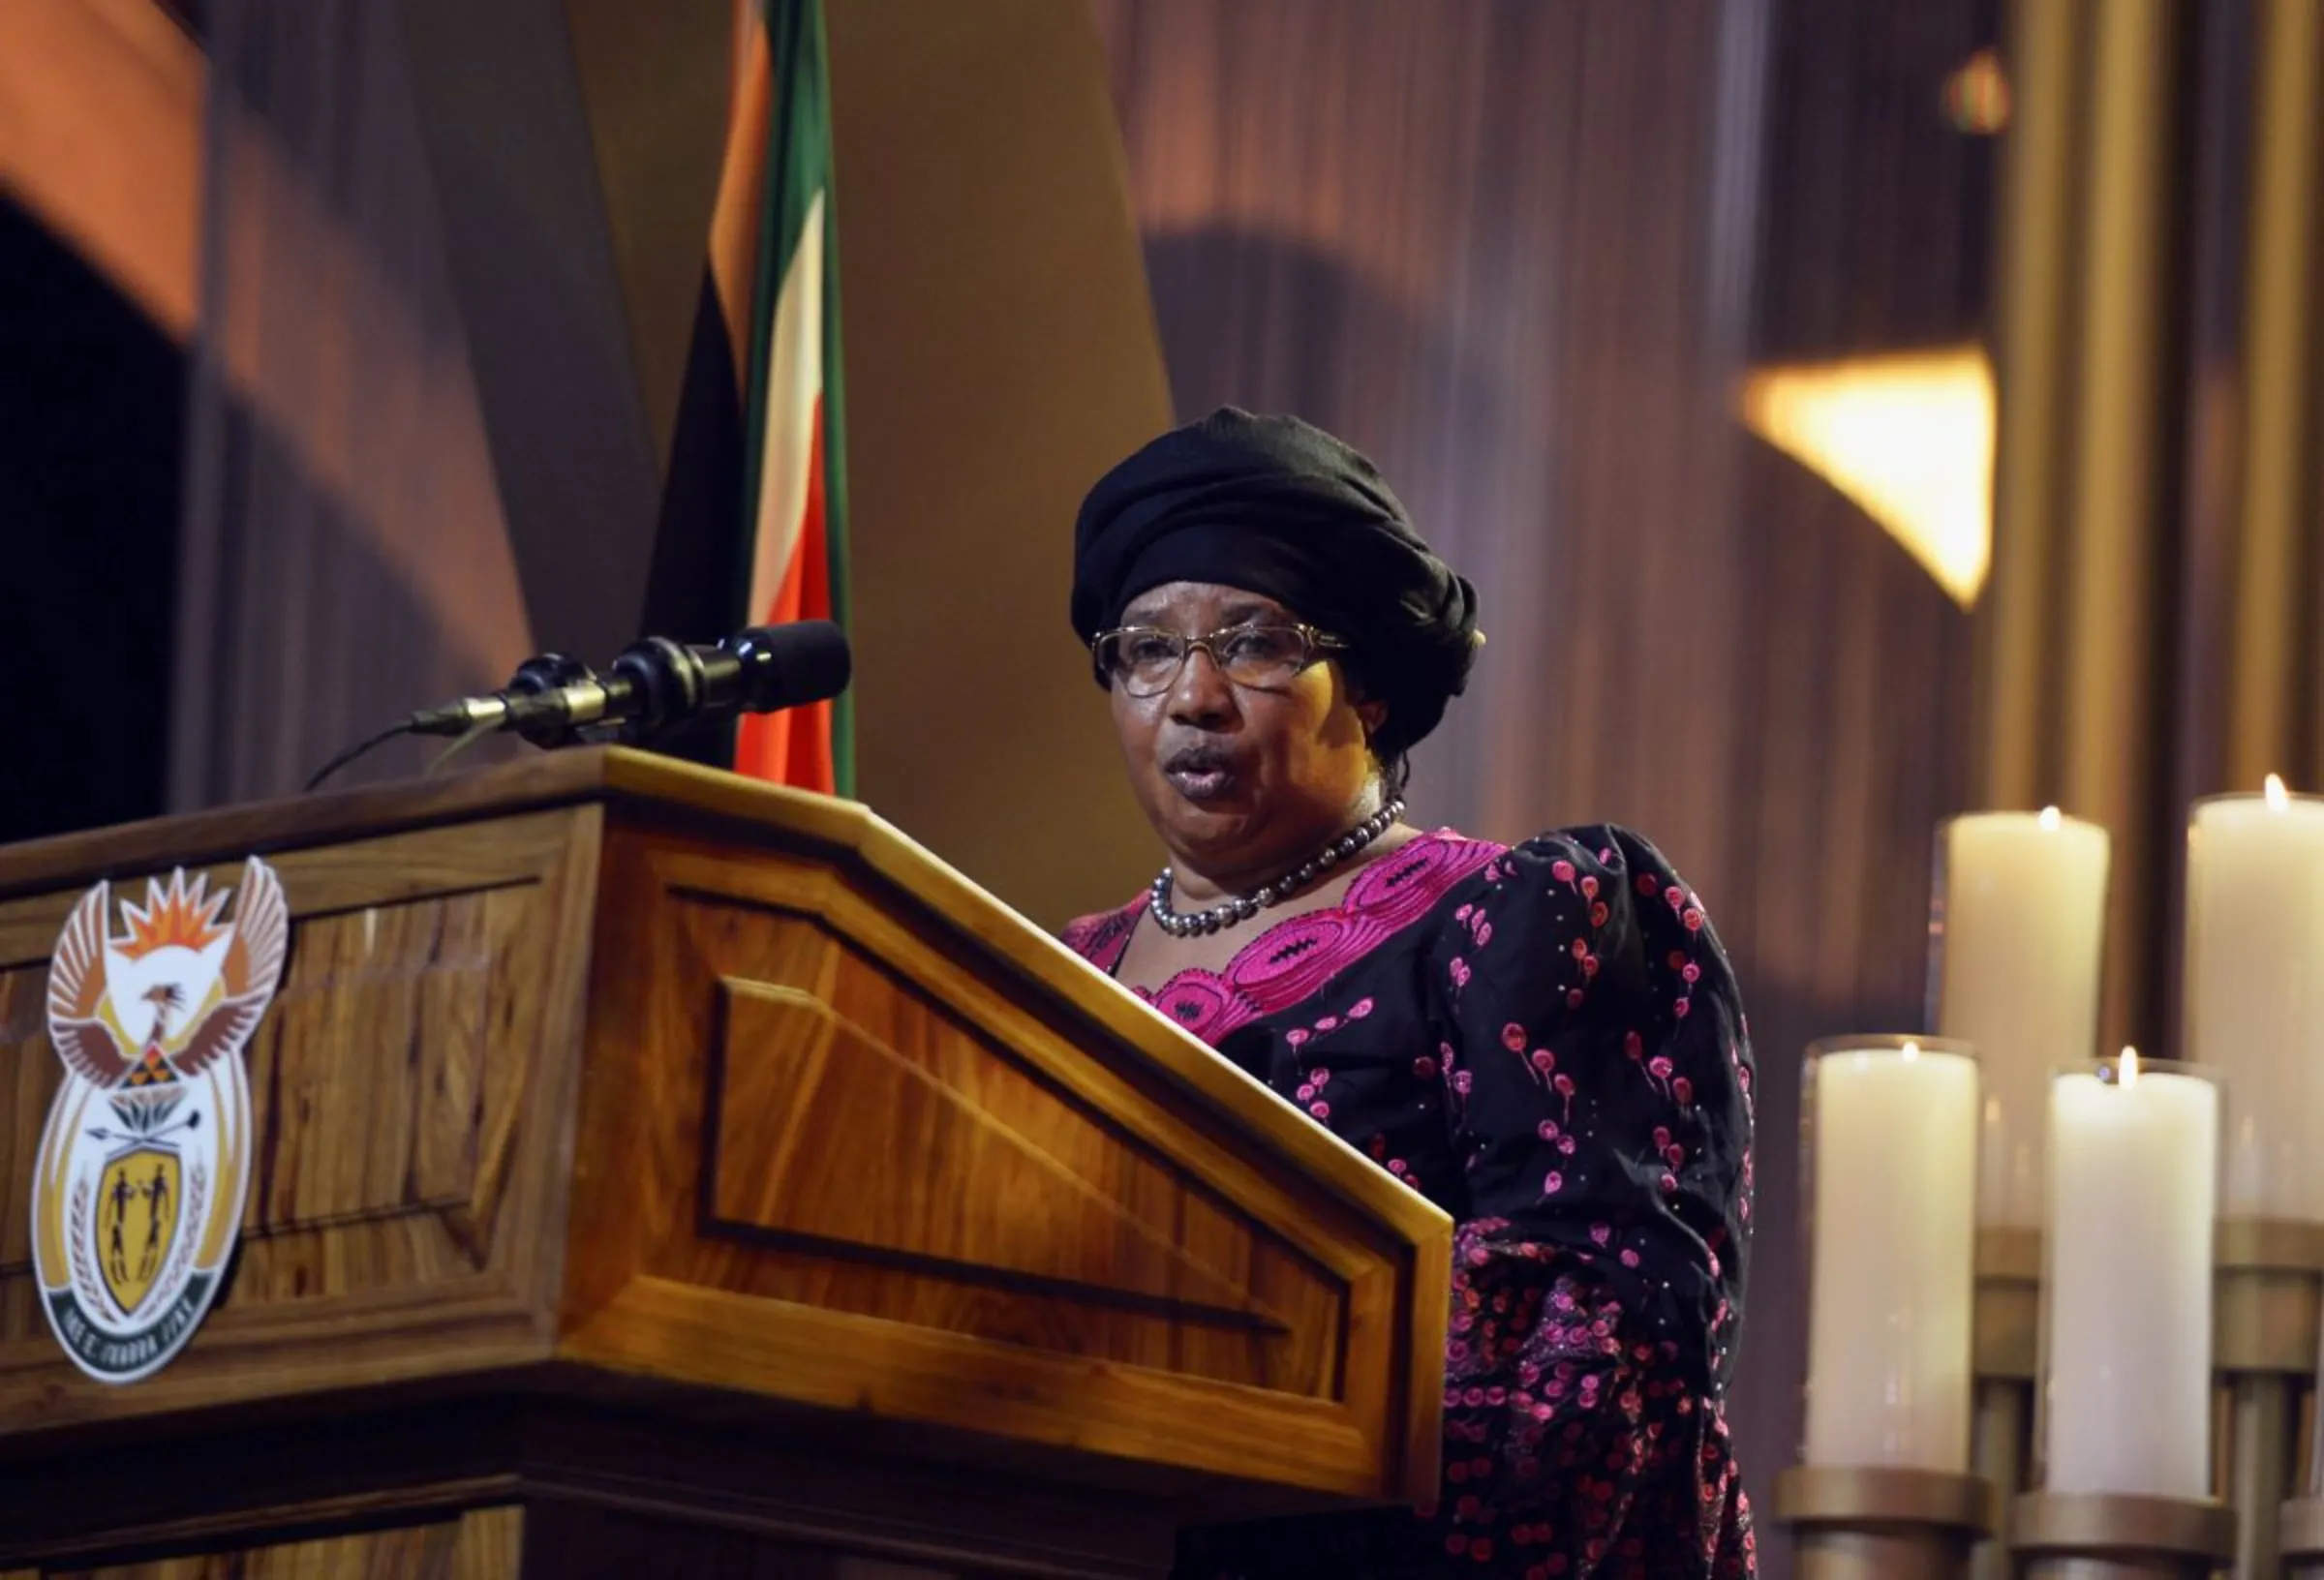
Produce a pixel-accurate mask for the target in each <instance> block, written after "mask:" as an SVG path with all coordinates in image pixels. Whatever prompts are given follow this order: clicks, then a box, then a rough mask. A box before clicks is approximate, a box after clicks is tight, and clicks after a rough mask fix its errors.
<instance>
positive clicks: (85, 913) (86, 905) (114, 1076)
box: [48, 883, 137, 1086]
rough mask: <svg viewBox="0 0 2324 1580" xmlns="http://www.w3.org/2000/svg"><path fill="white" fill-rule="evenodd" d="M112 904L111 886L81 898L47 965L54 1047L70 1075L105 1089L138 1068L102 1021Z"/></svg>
mask: <svg viewBox="0 0 2324 1580" xmlns="http://www.w3.org/2000/svg"><path fill="white" fill-rule="evenodd" d="M111 900H112V885H110V884H106V883H101V884H99V885H97V887H95V888H94V889H91V890H90V891H89V892H88V893H87V894H85V895H83V896H80V901H79V903H77V904H76V905H75V906H74V907H73V914H72V915H71V916H68V917H67V918H65V930H64V931H63V932H62V933H60V934H58V935H57V940H56V954H55V956H54V957H52V958H51V959H50V960H49V962H48V1043H49V1046H50V1047H52V1048H55V1049H56V1056H57V1057H58V1058H60V1059H62V1060H64V1061H65V1068H66V1069H68V1070H70V1071H72V1072H73V1073H74V1074H75V1075H76V1076H78V1077H80V1078H81V1079H83V1080H88V1081H94V1082H96V1083H97V1084H98V1085H100V1086H110V1085H112V1084H113V1083H114V1082H115V1081H117V1080H119V1079H121V1077H122V1075H123V1074H124V1073H125V1072H126V1071H127V1070H128V1069H129V1067H130V1066H131V1065H133V1064H135V1063H136V1062H137V1057H136V1055H135V1054H134V1053H133V1052H131V1051H130V1050H128V1049H125V1048H122V1046H121V1044H120V1043H119V1041H118V1040H116V1039H115V1038H114V1036H113V1033H112V1030H111V1028H110V1027H108V1026H107V1024H106V1023H105V1022H104V1021H103V1020H100V1019H98V1018H97V1007H98V1006H99V1005H100V1004H103V1003H104V1002H105V919H106V909H107V906H108V905H109V904H110V903H111Z"/></svg>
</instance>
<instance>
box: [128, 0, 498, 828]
mask: <svg viewBox="0 0 2324 1580" xmlns="http://www.w3.org/2000/svg"><path fill="white" fill-rule="evenodd" d="M205 14H206V20H207V24H208V37H207V44H208V48H209V58H210V96H209V108H208V131H207V138H206V141H207V146H206V151H205V157H204V170H203V182H204V212H203V246H202V268H201V303H200V311H199V333H198V335H197V337H196V343H195V344H196V350H195V357H194V366H193V380H192V383H193V387H192V391H191V397H190V403H189V405H190V411H191V417H190V428H189V433H188V441H187V451H186V484H185V501H184V529H183V533H182V537H181V544H182V550H181V553H182V561H181V568H180V602H179V617H178V635H177V662H176V665H175V668H174V672H173V674H172V677H171V690H172V706H171V732H170V775H169V795H170V802H171V805H173V806H174V807H176V808H179V809H184V808H189V807H196V806H206V805H221V804H224V803H228V802H233V801H243V800H249V799H252V798H255V797H260V796H269V795H281V794H285V793H288V792H290V791H292V790H295V789H296V788H297V787H298V785H299V783H300V781H301V780H303V779H304V778H305V777H306V775H307V774H308V773H309V772H311V771H312V770H313V769H315V768H317V767H318V766H320V765H321V762H322V761H323V760H324V759H325V758H327V757H329V756H330V755H331V753H332V752H333V751H335V750H336V749H338V748H339V747H340V746H342V745H345V744H349V743H350V742H352V741H353V740H355V739H357V738H359V737H361V736H364V735H368V734H370V733H372V731H374V730H375V729H377V728H379V727H381V726H382V725H383V724H385V723H386V722H388V721H389V720H391V719H393V718H395V717H398V716H400V715H401V714H407V713H409V712H411V711H412V710H413V708H415V707H419V706H422V705H423V704H425V703H427V702H430V701H435V700H439V699H442V698H444V697H449V696H453V695H457V694H460V693H464V692H470V691H477V690H490V689H492V688H494V687H495V686H497V685H499V684H501V683H502V682H503V681H505V678H506V677H507V675H508V674H509V672H510V671H511V670H512V669H513V668H514V667H515V665H516V664H517V663H518V662H519V661H521V660H522V659H523V657H524V656H525V654H527V653H530V652H531V651H533V650H532V643H531V634H530V632H529V630H528V628H527V623H526V616H525V605H524V600H523V597H522V595H521V593H520V592H519V590H518V584H517V578H516V567H515V562H514V559H513V557H512V556H511V555H510V553H509V549H508V538H507V532H506V529H505V524H504V522H503V518H502V514H501V506H500V498H499V494H498V491H497V489H496V487H495V485H494V480H493V471H492V464H491V459H490V456H489V453H488V452H487V450H486V448H485V442H484V429H483V422H482V418H481V416H480V414H479V411H478V408H477V403H476V393H475V386H474V381H473V380H472V379H471V377H470V372H469V358H468V351H467V346H466V343H465V341H464V339H463V336H462V332H461V327H460V319H459V317H458V314H457V312H456V310H455V307H454V304H453V299H452V293H451V286H450V282H449V280H448V278H447V277H446V272H445V265H444V249H443V232H442V229H441V226H440V223H439V220H438V216H437V210H436V203H435V198H434V189H433V187H432V185H431V183H430V180H429V178H428V171H427V166H426V161H425V157H424V154H423V151H422V146H421V143H420V140H419V136H418V130H417V126H416V122H415V119H414V112H413V101H412V94H411V84H410V81H409V78H408V76H407V73H406V70H405V60H404V51H403V46H402V41H401V39H400V37H399V35H398V31H397V28H396V25H395V13H394V10H393V8H392V7H389V6H385V5H380V4H376V3H374V0H299V3H297V4H294V5H291V4H282V3H280V0H212V3H211V4H210V5H208V6H207V7H206V8H205ZM479 760H481V759H479ZM420 761H422V758H421V755H420V750H419V748H418V747H416V746H413V745H411V744H402V745H399V746H396V747H391V748H388V749H385V750H382V751H381V752H379V753H377V754H375V756H374V757H373V758H371V759H369V760H367V761H366V762H365V763H364V764H362V765H359V766H358V768H357V769H355V770H353V771H351V773H350V774H349V775H348V777H349V780H350V781H352V780H355V779H360V778H364V777H374V778H376V777H381V776H384V775H392V774H399V773H409V772H412V771H413V769H414V768H415V767H416V766H417V765H418V764H419V762H420Z"/></svg>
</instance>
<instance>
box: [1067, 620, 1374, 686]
mask: <svg viewBox="0 0 2324 1580" xmlns="http://www.w3.org/2000/svg"><path fill="white" fill-rule="evenodd" d="M1346 647H1347V644H1346V643H1345V642H1342V641H1340V640H1339V639H1338V638H1337V637H1333V636H1326V635H1325V634H1324V633H1323V632H1321V631H1319V630H1317V629H1316V628H1315V627H1314V626H1312V625H1230V626H1227V627H1226V628H1225V629H1223V630H1216V631H1212V632H1211V633H1210V634H1209V635H1208V636H1180V635H1179V634H1178V633H1177V632H1176V631H1165V630H1160V629H1157V628H1156V627H1154V626H1151V625H1125V626H1123V627H1122V628H1121V629H1119V630H1115V631H1102V632H1100V633H1099V634H1098V637H1097V640H1095V641H1094V642H1092V643H1090V644H1089V656H1090V658H1091V661H1092V662H1093V663H1094V664H1095V665H1096V667H1097V678H1098V679H1099V680H1100V681H1103V682H1105V683H1107V684H1111V685H1118V686H1120V687H1121V688H1122V689H1123V690H1124V691H1126V692H1128V693H1129V694H1130V695H1131V696H1133V697H1158V696H1160V695H1161V694H1162V693H1163V692H1165V691H1167V690H1169V689H1170V688H1171V687H1172V686H1173V685H1174V684H1177V679H1178V671H1179V670H1181V669H1183V668H1185V667H1186V657H1187V655H1188V654H1189V653H1193V652H1194V650H1195V649H1197V648H1200V649H1202V650H1203V651H1204V652H1205V653H1208V654H1209V655H1210V661H1211V662H1212V663H1214V664H1216V665H1217V666H1218V670H1219V673H1220V674H1222V675H1224V676H1226V678H1227V679H1228V680H1230V681H1232V682H1234V683H1235V684H1237V685H1239V686H1243V687H1246V688H1248V689H1250V690H1253V691H1266V690H1277V689H1280V688H1282V687H1283V686H1286V685H1289V684H1291V683H1292V681H1293V680H1294V679H1295V678H1296V677H1297V676H1298V675H1299V673H1300V671H1301V670H1303V669H1305V668H1306V667H1307V666H1308V665H1309V664H1312V663H1314V662H1315V661H1316V659H1317V658H1318V657H1319V656H1320V655H1322V654H1323V653H1330V652H1338V651H1341V650H1344V649H1345V648H1346Z"/></svg>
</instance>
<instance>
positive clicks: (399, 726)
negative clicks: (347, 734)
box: [307, 718, 412, 790]
mask: <svg viewBox="0 0 2324 1580" xmlns="http://www.w3.org/2000/svg"><path fill="white" fill-rule="evenodd" d="M411 728H412V721H411V720H410V719H408V718H404V719H398V720H397V721H396V722H394V723H393V724H390V725H388V726H387V727H386V728H385V729H383V730H382V731H381V732H380V733H379V734H377V735H375V736H373V737H372V738H371V739H370V740H368V741H362V742H358V743H357V744H354V745H352V746H350V747H348V748H347V749H346V750H345V751H343V752H341V753H340V754H339V755H338V756H336V757H334V758H332V759H331V760H330V761H329V762H327V763H325V764H323V765H322V766H321V768H319V769H317V770H316V771H315V775H314V777H312V778H310V779H308V780H307V788H308V789H309V790H313V789H315V788H317V787H318V786H320V785H321V783H322V781H323V780H325V779H327V778H329V777H330V776H331V775H334V774H336V773H338V772H339V771H340V770H341V769H343V768H345V767H346V766H347V765H348V764H350V763H352V762H353V761H354V760H355V759H356V758H358V757H360V756H362V755H363V754H364V753H365V752H367V751H369V750H371V748H372V747H374V746H383V745H385V744H387V743H388V742H390V741H392V740H394V739H395V738H396V737H397V736H399V735H402V734H405V733H406V732H407V731H409V730H410V729H411Z"/></svg>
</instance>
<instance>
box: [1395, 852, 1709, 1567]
mask: <svg viewBox="0 0 2324 1580" xmlns="http://www.w3.org/2000/svg"><path fill="white" fill-rule="evenodd" d="M1482 878H1483V881H1482V882H1481V883H1480V884H1478V885H1477V886H1476V888H1475V890H1474V893H1473V895H1472V896H1468V898H1469V902H1468V903H1466V904H1463V905H1460V906H1458V907H1457V908H1456V909H1454V910H1453V911H1452V912H1451V913H1450V914H1449V916H1448V918H1447V925H1446V929H1445V931H1444V933H1443V935H1442V936H1441V937H1440V938H1439V939H1438V940H1437V942H1436V944H1435V945H1434V946H1433V949H1432V952H1431V955H1430V957H1429V961H1428V965H1427V969H1428V971H1429V972H1430V974H1431V977H1432V983H1431V994H1432V997H1433V1000H1434V1004H1435V1016H1436V1019H1437V1030H1438V1033H1439V1036H1440V1038H1441V1041H1440V1045H1439V1048H1438V1055H1439V1063H1440V1065H1441V1066H1442V1071H1443V1078H1444V1079H1445V1081H1446V1085H1447V1113H1448V1122H1449V1123H1450V1124H1451V1125H1452V1130H1453V1139H1454V1145H1455V1147H1456V1149H1457V1150H1458V1152H1459V1155H1460V1157H1461V1159H1462V1161H1463V1167H1464V1170H1465V1183H1466V1197H1467V1210H1466V1212H1465V1213H1464V1214H1462V1215H1461V1218H1460V1221H1459V1223H1458V1225H1457V1229H1456V1233H1455V1244H1454V1261H1453V1307H1452V1342H1451V1345H1450V1347H1449V1352H1448V1357H1447V1359H1448V1364H1447V1389H1446V1438H1447V1443H1446V1482H1447V1489H1446V1503H1447V1504H1448V1506H1447V1507H1446V1508H1444V1509H1441V1510H1440V1511H1439V1514H1438V1520H1439V1524H1440V1526H1441V1528H1442V1533H1443V1536H1444V1540H1445V1542H1446V1544H1447V1547H1448V1550H1449V1551H1450V1552H1454V1553H1457V1552H1459V1551H1461V1550H1462V1549H1464V1548H1466V1549H1468V1550H1469V1551H1470V1554H1471V1556H1474V1549H1475V1547H1476V1546H1477V1544H1478V1543H1480V1542H1482V1543H1483V1544H1485V1545H1486V1547H1487V1550H1488V1556H1487V1558H1486V1560H1485V1562H1488V1563H1489V1562H1492V1561H1493V1560H1492V1558H1491V1557H1490V1554H1491V1553H1492V1552H1493V1551H1495V1550H1498V1551H1499V1552H1500V1553H1501V1555H1502V1558H1503V1559H1504V1560H1505V1561H1507V1562H1510V1563H1513V1564H1514V1565H1516V1566H1515V1567H1513V1568H1512V1569H1511V1570H1510V1572H1512V1573H1522V1572H1525V1571H1526V1561H1528V1560H1531V1559H1534V1558H1537V1557H1540V1558H1544V1559H1545V1558H1546V1557H1547V1556H1548V1555H1552V1554H1563V1555H1568V1563H1567V1565H1551V1566H1550V1567H1549V1569H1548V1570H1547V1571H1546V1572H1573V1573H1576V1574H1584V1573H1594V1572H1598V1563H1597V1561H1598V1560H1599V1559H1603V1558H1605V1556H1606V1555H1607V1554H1608V1553H1609V1552H1611V1553H1614V1554H1616V1555H1619V1554H1621V1553H1622V1552H1623V1551H1624V1549H1625V1548H1626V1547H1628V1546H1629V1544H1631V1543H1634V1542H1637V1543H1643V1544H1644V1545H1643V1547H1632V1548H1630V1549H1629V1550H1630V1551H1631V1552H1633V1553H1634V1554H1635V1553H1637V1552H1641V1551H1643V1552H1650V1553H1659V1554H1661V1555H1662V1560H1658V1561H1657V1562H1655V1563H1653V1564H1651V1565H1649V1567H1648V1569H1647V1570H1646V1571H1645V1572H1649V1573H1652V1574H1655V1575H1658V1576H1660V1575H1664V1574H1671V1575H1689V1576H1721V1575H1726V1574H1730V1573H1742V1572H1747V1571H1748V1566H1749V1564H1750V1559H1749V1556H1748V1550H1749V1545H1750V1535H1749V1530H1748V1517H1747V1515H1746V1513H1745V1511H1744V1510H1743V1507H1742V1504H1741V1493H1740V1488H1739V1486H1738V1485H1737V1482H1736V1476H1735V1474H1734V1468H1733V1462H1732V1457H1731V1454H1730V1452H1729V1450H1728V1435H1727V1430H1726V1425H1725V1421H1724V1419H1723V1417H1722V1415H1721V1411H1720V1395H1721V1391H1722V1389H1723V1387H1724V1384H1725V1381H1726V1377H1727V1373H1728V1351H1729V1347H1730V1345H1731V1343H1732V1336H1733V1333H1734V1329H1735V1324H1736V1322H1737V1320H1738V1318H1739V1316H1740V1310H1739V1308H1740V1304H1741V1291H1742V1277H1743V1260H1744V1253H1745V1248H1746V1241H1747V1237H1748V1233H1749V1225H1750V1212H1751V1132H1752V1118H1751V1079H1752V1065H1751V1052H1750V1046H1749V1038H1748V1034H1747V1031H1746V1028H1745V1023H1744V1018H1743V1012H1742V1006H1741V1002H1740V999H1739V997H1738V994H1737V992H1736V988H1735V983H1734V979H1733V977H1732V975H1731V974H1730V972H1729V970H1728V962H1727V958H1726V956H1725V953H1724V952H1723V951H1722V950H1721V948H1720V945H1719V942H1718V939H1717V936H1716V934H1715V933H1714V932H1713V931H1712V928H1711V925H1710V922H1709V920H1708V918H1707V917H1706V915H1705V913H1704V910H1703V906H1702V902H1701V901H1700V899H1699V898H1697V896H1696V895H1695V893H1694V891H1692V890H1691V889H1689V888H1688V887H1687V886H1686V884H1685V882H1684V881H1683V880H1682V879H1680V878H1679V876H1678V875H1677V874H1676V873H1675V872H1673V871H1672V870H1671V868H1670V866H1669V865H1668V864H1667V862H1665V861H1664V860H1663V858H1662V856H1661V855H1660V854H1659V853H1658V852H1657V851H1656V850H1655V849H1654V847H1653V846H1652V845H1650V844H1648V843H1647V842H1646V841H1645V840H1644V839H1642V838H1640V837H1639V836H1636V835H1635V834H1632V833H1630V832H1628V831H1627V830H1623V829H1617V828H1611V827H1604V826H1600V827H1594V828H1587V829H1579V830H1570V831H1566V832H1563V833H1559V834H1554V835H1548V836H1543V837H1542V838H1539V839H1535V840H1530V841H1528V842H1527V843H1525V844H1523V845H1519V846H1516V847H1514V849H1513V850H1511V851H1510V852H1509V854H1508V855H1507V856H1505V857H1503V858H1501V859H1500V860H1498V861H1497V862H1495V863H1494V864H1493V866H1491V867H1489V868H1488V869H1487V870H1486V871H1485V872H1484V873H1483V875H1482ZM1674 1538H1675V1540H1674ZM1665 1560H1667V1561H1668V1563H1669V1566H1667V1567H1666V1566H1665V1562H1664V1561H1665ZM1568 1565H1571V1568H1570V1569H1569V1567H1568ZM1614 1567H1615V1569H1617V1570H1618V1572H1622V1573H1631V1572H1636V1571H1634V1570H1633V1569H1629V1568H1620V1567H1619V1565H1614Z"/></svg>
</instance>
